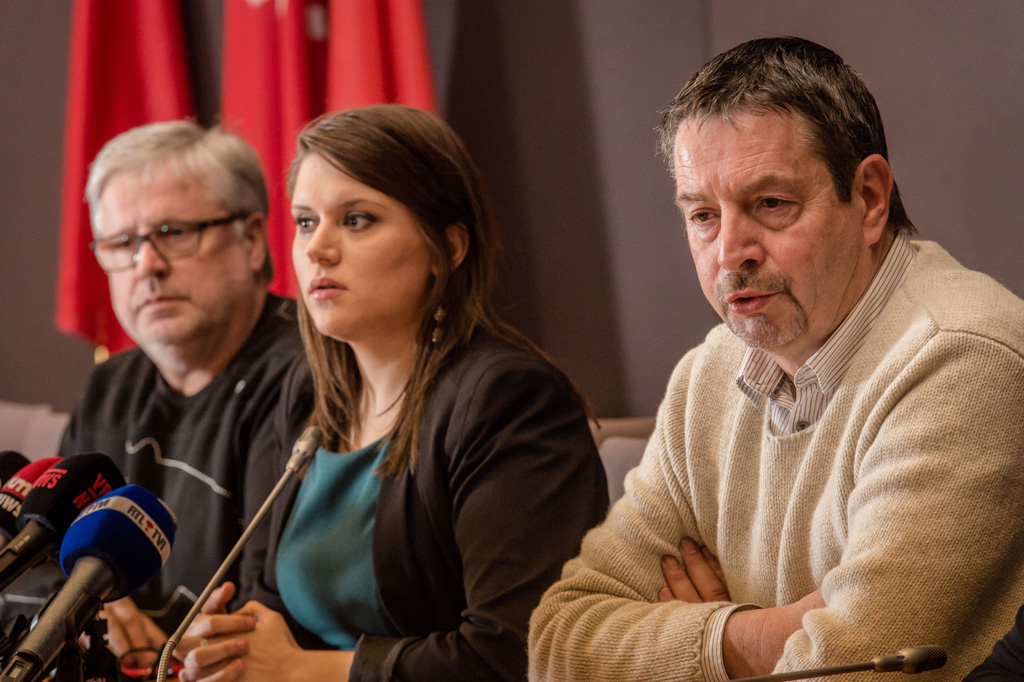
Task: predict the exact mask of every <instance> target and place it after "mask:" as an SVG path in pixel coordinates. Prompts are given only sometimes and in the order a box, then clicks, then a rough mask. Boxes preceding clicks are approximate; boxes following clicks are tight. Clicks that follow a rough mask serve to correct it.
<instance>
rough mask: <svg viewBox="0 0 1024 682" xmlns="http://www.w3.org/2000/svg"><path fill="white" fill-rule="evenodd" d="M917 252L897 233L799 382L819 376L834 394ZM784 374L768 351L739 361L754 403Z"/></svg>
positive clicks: (739, 382) (825, 390) (738, 382)
mask: <svg viewBox="0 0 1024 682" xmlns="http://www.w3.org/2000/svg"><path fill="white" fill-rule="evenodd" d="M914 254H915V251H914V247H913V245H911V243H910V240H909V238H907V236H906V234H905V233H904V232H898V233H896V238H895V239H894V240H893V243H892V246H891V247H890V248H889V253H887V254H886V255H885V258H884V259H883V260H882V264H881V266H879V268H878V272H876V273H875V276H874V277H873V278H872V280H871V284H870V285H869V286H868V288H867V290H866V291H865V292H864V295H863V296H861V298H860V300H859V301H857V305H855V306H854V307H853V310H851V311H850V314H849V315H847V316H846V319H845V320H843V322H842V324H840V325H839V327H838V328H837V329H836V330H835V331H834V332H833V333H832V335H831V336H830V337H829V338H828V340H827V341H826V342H825V344H824V345H823V346H822V347H821V348H819V349H818V350H817V352H815V353H814V355H812V356H811V357H810V358H808V360H807V362H806V363H805V364H804V365H803V366H802V367H800V369H799V370H797V373H796V376H795V377H794V382H795V383H796V384H798V385H800V384H802V383H807V382H809V381H811V380H814V379H816V380H817V382H818V385H819V387H820V389H821V392H822V393H824V394H825V395H827V396H829V397H831V395H832V393H834V392H835V389H836V388H837V387H838V386H839V382H841V381H842V379H843V376H844V375H845V374H846V371H847V370H848V369H849V368H850V364H851V363H852V362H853V357H854V356H855V355H856V354H857V351H858V350H860V347H861V345H862V344H863V343H864V339H865V337H867V335H868V332H869V331H871V326H872V324H873V323H874V321H875V319H876V318H877V317H878V314H879V313H881V312H882V308H884V307H885V304H886V303H887V302H888V301H889V297H890V296H892V292H893V291H895V290H896V288H897V287H898V286H899V284H900V282H902V281H903V276H904V275H905V274H906V272H907V267H908V266H909V265H910V261H911V260H913V258H914ZM784 377H785V372H784V371H783V370H782V368H781V367H780V366H779V365H778V364H777V363H776V362H775V360H773V359H772V358H771V356H770V355H768V353H767V352H765V351H763V350H760V349H755V348H749V349H747V353H746V355H745V356H744V357H743V363H742V364H741V365H740V374H739V376H738V377H737V379H736V385H737V386H739V388H740V390H741V391H743V393H744V395H746V396H747V397H748V398H750V400H751V401H753V403H754V404H755V405H759V404H760V403H761V398H769V399H770V398H771V397H772V395H773V394H774V393H775V392H776V391H777V390H778V388H779V384H780V383H781V382H782V380H783V378H784Z"/></svg>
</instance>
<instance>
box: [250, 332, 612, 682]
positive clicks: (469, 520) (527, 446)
mask: <svg viewBox="0 0 1024 682" xmlns="http://www.w3.org/2000/svg"><path fill="white" fill-rule="evenodd" d="M308 381H309V379H308V369H306V368H305V367H304V365H297V366H296V369H295V372H294V373H293V375H292V377H291V382H290V388H289V390H290V391H291V392H292V393H293V394H294V395H296V400H297V402H301V400H299V396H301V395H302V394H303V393H304V392H305V391H308ZM286 404H287V403H286ZM290 420H291V421H292V422H293V423H292V425H291V426H290V427H289V428H291V429H292V430H294V417H291V418H290ZM418 457H419V458H418V461H417V463H416V466H415V473H409V472H404V473H402V474H399V475H396V476H392V477H389V478H386V479H384V480H383V481H382V483H381V489H380V497H379V499H378V502H377V517H376V524H375V529H374V549H373V553H374V557H373V561H374V572H375V576H376V580H377V586H378V590H379V596H380V600H381V603H382V604H383V606H384V609H385V611H386V612H387V615H388V617H389V618H390V619H391V621H392V624H393V625H394V626H395V628H396V630H397V631H398V632H399V633H400V636H398V637H374V636H369V635H363V636H362V637H361V638H360V640H359V642H358V644H357V647H356V652H355V662H354V664H353V667H352V670H351V677H350V679H352V680H353V681H356V680H446V681H447V680H524V679H525V678H526V633H527V625H528V621H529V617H530V612H531V611H532V610H533V608H534V607H535V606H536V604H537V603H538V602H539V601H540V596H541V594H542V593H543V592H544V590H545V589H546V588H547V587H548V586H549V585H551V584H552V583H553V582H554V581H555V580H556V579H557V578H558V576H559V575H560V572H561V568H562V564H563V563H565V561H567V560H568V559H570V558H572V557H573V556H575V555H576V554H577V553H578V552H579V546H580V541H581V540H582V538H583V535H584V533H585V532H586V531H587V530H588V529H590V528H591V527H592V526H594V525H596V524H597V523H599V522H600V521H601V520H602V519H603V517H604V514H605V512H606V511H607V507H608V493H607V486H606V483H605V476H604V469H603V468H602V466H601V461H600V459H599V457H598V454H597V449H596V448H595V446H594V441H593V438H592V437H591V434H590V431H589V428H588V425H587V418H586V414H585V411H584V408H583V405H582V403H581V401H580V399H579V397H578V396H577V394H576V393H575V391H574V390H573V389H572V387H571V386H570V384H569V382H568V381H567V380H566V378H565V377H564V376H563V375H562V374H561V373H560V372H559V371H558V370H556V369H555V368H554V367H552V366H551V365H550V364H549V363H548V362H546V361H544V360H543V359H542V358H540V357H538V356H537V355H536V354H534V353H531V352H527V351H523V350H520V349H517V348H514V347H512V346H511V345H509V344H507V343H505V342H503V341H499V340H497V339H495V338H493V337H491V336H489V335H486V334H481V333H478V334H476V335H475V336H474V339H473V341H472V342H471V344H470V345H469V347H468V348H467V349H465V350H464V351H462V352H461V353H460V354H459V355H458V357H456V358H454V359H453V360H452V361H451V362H450V363H449V364H448V366H447V367H446V368H445V369H444V370H443V371H442V372H441V374H440V375H439V376H438V378H437V382H436V384H435V386H434V387H433V389H432V390H431V391H430V394H429V396H428V407H427V411H426V414H425V415H424V418H423V422H422V428H421V431H420V443H419V453H418ZM283 466H284V460H282V462H281V467H282V469H283ZM297 490H298V483H297V482H296V483H293V484H292V485H291V486H290V487H289V489H287V490H286V491H285V493H284V495H283V498H284V499H282V500H280V501H279V502H278V504H277V505H275V509H274V513H273V515H272V520H271V540H270V543H271V544H270V552H269V553H268V562H267V568H266V570H265V572H264V575H263V579H262V580H261V581H260V582H259V584H258V585H257V588H256V590H255V592H254V594H255V598H256V599H257V600H258V601H261V602H263V603H264V604H266V605H267V606H270V607H271V608H276V609H278V610H280V611H281V612H282V613H284V614H285V615H286V616H287V611H286V609H285V608H284V605H283V603H282V602H281V600H280V597H279V596H278V595H277V592H276V589H275V586H276V577H275V574H274V556H275V554H276V551H275V550H276V546H277V542H278V540H279V539H280V536H281V532H282V530H283V528H284V524H285V522H286V520H287V518H288V514H289V513H290V510H291V505H292V503H293V502H294V499H295V495H296V492H297ZM335 541H336V542H338V546H339V548H340V551H344V540H343V539H337V540H335ZM289 622H290V625H291V626H292V630H293V632H294V633H295V635H296V638H297V639H298V640H299V641H300V643H302V644H303V645H304V646H306V647H310V648H313V647H320V648H323V646H324V645H323V644H322V643H321V642H318V640H317V639H316V638H315V637H311V636H310V634H309V633H307V632H304V631H303V630H302V628H301V627H300V626H298V625H297V624H296V623H295V622H294V621H293V620H291V619H289Z"/></svg>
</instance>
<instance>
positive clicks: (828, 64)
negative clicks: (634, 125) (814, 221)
mask: <svg viewBox="0 0 1024 682" xmlns="http://www.w3.org/2000/svg"><path fill="white" fill-rule="evenodd" d="M768 111H776V112H784V113H791V114H799V115H801V116H802V117H803V118H804V119H805V120H806V121H807V123H808V125H809V129H810V132H811V136H812V139H811V141H810V145H811V150H812V151H813V152H814V153H816V154H817V155H818V156H819V157H820V158H821V159H822V160H823V161H824V162H825V164H826V166H827V167H828V170H829V174H830V175H831V176H832V184H833V185H834V186H835V190H836V194H837V195H838V196H839V198H840V199H841V200H842V201H849V200H850V195H851V192H852V190H853V177H854V175H855V173H856V171H857V166H858V165H859V164H860V162H861V161H863V160H864V159H865V158H867V157H868V156H870V155H871V154H880V155H881V156H882V157H883V158H885V159H886V160H887V161H888V159H889V155H888V150H887V148H886V144H885V130H884V128H883V127H882V117H881V115H880V114H879V113H878V105H877V104H876V103H875V98H874V97H873V96H872V95H871V93H870V92H869V91H868V88H867V86H866V85H865V84H864V81H863V80H861V78H860V76H859V75H857V73H856V72H855V71H854V70H853V69H851V68H850V67H849V66H848V65H847V64H846V63H845V62H844V61H843V59H842V57H840V56H839V55H837V54H836V53H835V52H833V51H832V50H829V49H828V48H825V47H822V46H821V45H818V44H816V43H812V42H811V41H809V40H804V39H802V38H792V37H785V38H760V39H758V40H751V41H749V42H746V43H743V44H742V45H738V46H737V47H734V48H732V49H731V50H728V51H727V52H723V53H722V54H720V55H718V56H717V57H715V58H714V59H712V60H711V61H710V62H708V63H707V64H705V65H704V66H702V67H701V68H700V70H699V71H697V73H695V74H694V75H693V77H691V78H690V80H689V81H687V83H686V85H685V86H683V89H682V90H681V91H680V92H679V94H678V95H676V97H675V99H674V100H672V103H671V104H670V105H669V106H668V108H667V109H666V110H665V111H664V112H662V118H661V125H660V126H659V132H660V134H661V151H662V153H663V154H664V155H665V157H666V158H668V159H670V160H671V159H672V155H673V151H674V147H675V140H676V132H677V131H678V130H679V126H680V125H681V124H682V123H684V122H685V121H688V120H691V119H693V120H706V119H708V118H710V117H713V116H718V117H721V118H722V119H724V120H726V121H730V120H733V118H734V117H735V116H737V115H738V114H745V113H750V112H768ZM669 167H670V168H671V167H672V163H671V161H670V163H669ZM888 227H889V228H891V229H892V230H893V231H897V232H898V231H900V230H906V231H908V232H911V233H913V232H914V231H915V228H914V225H913V223H911V222H910V218H908V217H907V213H906V210H905V209H904V208H903V202H902V200H901V199H900V193H899V190H898V189H897V187H896V184H895V182H894V183H893V186H892V193H891V194H890V196H889V220H888Z"/></svg>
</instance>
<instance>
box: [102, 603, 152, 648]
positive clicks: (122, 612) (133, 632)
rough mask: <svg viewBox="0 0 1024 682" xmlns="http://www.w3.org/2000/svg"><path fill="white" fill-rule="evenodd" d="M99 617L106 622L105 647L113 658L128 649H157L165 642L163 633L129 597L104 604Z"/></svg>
mask: <svg viewBox="0 0 1024 682" xmlns="http://www.w3.org/2000/svg"><path fill="white" fill-rule="evenodd" d="M100 615H101V617H102V618H105V619H106V621H107V646H108V647H109V648H110V650H111V651H112V652H114V655H115V656H120V655H121V654H123V653H124V652H126V651H128V650H129V649H159V648H160V647H162V646H163V645H164V642H166V641H167V635H166V634H165V633H164V631H163V630H161V629H160V628H159V627H158V626H157V624H156V623H154V622H153V621H152V620H151V619H150V618H149V616H147V615H146V614H144V613H142V611H139V607H138V606H136V605H135V602H133V601H132V599H131V597H123V598H121V599H117V600H115V601H112V602H108V603H106V604H104V605H103V610H102V611H101V612H100Z"/></svg>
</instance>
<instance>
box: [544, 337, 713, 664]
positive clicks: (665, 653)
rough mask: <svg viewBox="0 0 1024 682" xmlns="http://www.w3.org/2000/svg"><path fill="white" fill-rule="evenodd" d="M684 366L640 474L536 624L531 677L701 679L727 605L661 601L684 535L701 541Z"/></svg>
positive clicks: (588, 539)
mask: <svg viewBox="0 0 1024 682" xmlns="http://www.w3.org/2000/svg"><path fill="white" fill-rule="evenodd" d="M691 360H692V354H691V356H687V358H684V359H683V361H682V362H681V363H680V364H679V366H678V367H677V368H676V371H675V372H674V374H673V377H672V380H671V382H670V383H669V387H668V391H667V394H666V398H665V400H664V401H663V402H662V406H661V408H660V410H659V413H658V419H657V424H656V426H655V429H654V434H653V436H652V437H651V440H650V442H649V443H648V445H647V450H646V452H645V453H644V457H643V460H642V462H641V464H640V466H639V467H638V468H637V469H635V470H634V471H632V472H631V473H630V474H629V475H628V476H627V478H626V494H625V496H624V497H623V498H622V499H621V500H620V501H619V502H617V503H616V504H615V506H614V507H613V508H612V510H611V513H610V514H609V516H608V519H607V520H606V521H605V523H603V524H602V525H601V526H599V527H597V528H595V529H594V530H592V531H591V532H590V533H588V534H587V536H586V538H585V539H584V541H583V546H582V550H581V553H580V556H579V557H577V558H576V559H573V560H572V561H570V562H569V563H568V564H567V565H566V566H565V568H564V570H563V572H562V579H561V581H559V582H558V583H556V584H555V585H554V586H553V587H552V588H551V589H550V590H548V592H547V593H546V594H545V595H544V598H543V599H542V600H541V602H540V605H539V607H538V608H537V609H536V611H535V612H534V614H533V616H532V619H531V623H530V679H534V680H570V679H571V680H592V681H595V682H600V681H603V680H607V681H609V682H612V681H614V680H626V679H628V680H636V681H637V682H642V681H645V680H652V681H653V680H696V679H701V668H700V651H701V643H702V639H703V633H704V628H705V625H706V624H707V620H708V618H709V617H710V616H711V614H712V613H713V612H714V611H716V610H717V609H719V608H721V607H722V606H725V605H726V604H725V603H724V602H710V603H703V604H688V603H684V602H680V601H675V602H670V603H659V602H658V590H660V589H661V588H662V587H664V586H665V581H664V577H663V574H662V571H661V559H662V557H663V556H665V555H668V554H672V555H675V556H676V557H677V558H678V557H679V550H678V547H679V542H680V540H681V539H682V538H683V537H691V538H694V539H696V540H698V541H700V540H702V538H701V535H700V532H699V530H698V527H697V523H696V520H695V518H694V514H693V510H692V509H693V508H692V502H691V498H690V489H689V483H688V472H687V469H686V466H685V464H684V458H683V457H682V456H681V454H680V453H679V452H678V451H677V449H678V448H679V447H681V446H680V444H679V443H676V442H673V440H674V437H673V434H678V433H682V432H683V427H682V425H681V421H682V420H683V419H684V416H683V415H684V414H685V412H686V399H687V382H688V378H689V362H690V361H691Z"/></svg>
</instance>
